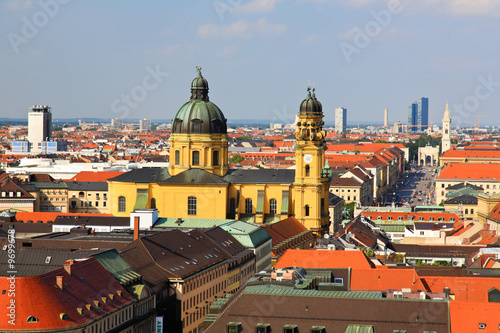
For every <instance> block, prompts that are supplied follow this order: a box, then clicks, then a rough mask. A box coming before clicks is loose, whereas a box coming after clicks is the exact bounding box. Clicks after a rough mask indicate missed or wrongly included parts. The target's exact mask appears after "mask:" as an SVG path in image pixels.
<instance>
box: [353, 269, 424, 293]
mask: <svg viewBox="0 0 500 333" xmlns="http://www.w3.org/2000/svg"><path fill="white" fill-rule="evenodd" d="M403 288H409V289H411V291H417V290H425V287H424V285H423V284H422V282H421V281H420V277H419V276H418V274H417V272H416V271H415V270H414V269H402V268H388V267H387V266H381V267H379V266H377V268H370V269H359V268H353V269H352V271H351V290H363V291H387V290H388V289H397V290H401V289H403Z"/></svg>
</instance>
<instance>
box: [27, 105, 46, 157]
mask: <svg viewBox="0 0 500 333" xmlns="http://www.w3.org/2000/svg"><path fill="white" fill-rule="evenodd" d="M30 110H31V111H30V112H29V113H28V141H29V143H30V151H32V152H41V150H42V142H43V141H49V140H51V138H52V113H51V108H50V107H48V106H47V105H33V106H32V107H31V108H30Z"/></svg>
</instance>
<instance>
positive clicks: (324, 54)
mask: <svg viewBox="0 0 500 333" xmlns="http://www.w3.org/2000/svg"><path fill="white" fill-rule="evenodd" d="M499 18H500V1H497V0H389V1H388V0H205V1H199V0H182V1H180V0H179V1H170V0H167V1H165V0H149V1H129V0H119V1H118V0H107V1H97V0H86V1H82V0H39V1H35V0H29V1H26V0H2V1H1V2H0V31H1V33H0V35H2V36H1V38H0V63H1V65H0V80H1V82H2V85H1V89H0V100H1V101H2V104H3V105H2V107H1V108H0V118H3V117H11V118H25V117H26V118H27V113H28V108H29V107H30V106H32V105H36V104H40V105H49V106H51V107H52V113H53V118H88V117H97V118H108V119H109V118H134V119H140V118H148V119H165V120H170V119H172V117H173V116H174V115H175V113H176V112H177V110H178V109H179V108H180V107H181V106H182V105H183V104H184V103H185V102H187V101H188V100H189V97H190V84H191V81H192V80H193V79H194V78H195V77H196V70H195V69H196V66H198V65H201V67H202V74H203V76H204V77H205V78H206V79H207V80H208V82H209V86H210V92H209V96H210V100H211V101H212V102H213V103H215V104H216V105H217V106H218V107H219V108H220V109H221V110H222V111H223V113H224V114H225V116H226V118H228V119H229V120H237V119H264V120H268V121H269V122H270V123H287V122H290V121H291V120H293V118H294V116H295V115H296V114H297V112H298V109H299V105H300V103H301V101H302V100H303V99H304V98H305V97H306V95H307V87H308V86H309V85H311V86H314V87H315V89H316V96H317V98H318V100H319V101H321V103H322V105H323V112H324V114H325V118H324V119H325V121H326V122H332V121H333V120H334V110H335V108H337V107H345V108H347V121H348V124H356V123H357V122H360V123H362V124H363V123H366V122H373V123H382V122H383V116H384V109H385V108H387V109H388V110H389V123H390V124H392V123H394V122H397V121H401V122H403V123H406V122H407V114H408V106H409V105H410V104H411V103H412V102H415V101H416V100H418V99H419V98H421V97H428V98H429V120H430V121H432V122H433V124H439V125H441V119H442V117H443V113H444V109H445V105H446V103H447V102H448V103H449V107H450V113H451V117H452V126H456V125H460V126H470V125H469V123H476V122H477V119H478V117H477V116H478V115H482V116H483V117H480V118H479V119H480V124H481V126H483V125H492V124H500V114H499V112H498V111H499V110H498V109H499V108H498V106H499V105H500V57H499V56H498V54H499V53H500V43H499V42H498V40H500V20H499ZM467 122H469V123H467Z"/></svg>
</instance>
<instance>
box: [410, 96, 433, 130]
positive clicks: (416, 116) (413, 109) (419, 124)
mask: <svg viewBox="0 0 500 333" xmlns="http://www.w3.org/2000/svg"><path fill="white" fill-rule="evenodd" d="M428 125H429V99H428V98H426V97H422V98H421V99H419V100H418V101H416V102H414V103H412V104H411V105H410V106H409V107H408V131H411V132H416V131H423V130H425V129H427V126H428Z"/></svg>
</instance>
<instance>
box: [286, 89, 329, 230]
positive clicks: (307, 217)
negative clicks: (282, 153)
mask: <svg viewBox="0 0 500 333" xmlns="http://www.w3.org/2000/svg"><path fill="white" fill-rule="evenodd" d="M323 117H324V115H323V106H322V105H321V103H320V102H319V101H318V99H317V98H316V92H315V89H314V88H312V89H311V87H308V88H307V96H306V98H305V99H304V100H303V101H302V103H301V104H300V108H299V114H298V120H297V123H296V127H295V138H296V139H297V143H296V145H295V181H294V191H295V194H296V196H295V198H296V199H295V206H294V211H295V218H296V219H297V220H299V221H300V222H301V223H302V224H303V225H304V226H306V227H307V228H309V229H311V230H313V231H314V232H315V233H316V234H317V235H322V234H324V233H325V232H328V225H329V220H328V199H329V191H328V188H329V178H328V177H329V170H328V169H329V166H328V164H326V165H325V137H326V133H325V131H324V130H323V125H324V124H325V123H324V122H323Z"/></svg>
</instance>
